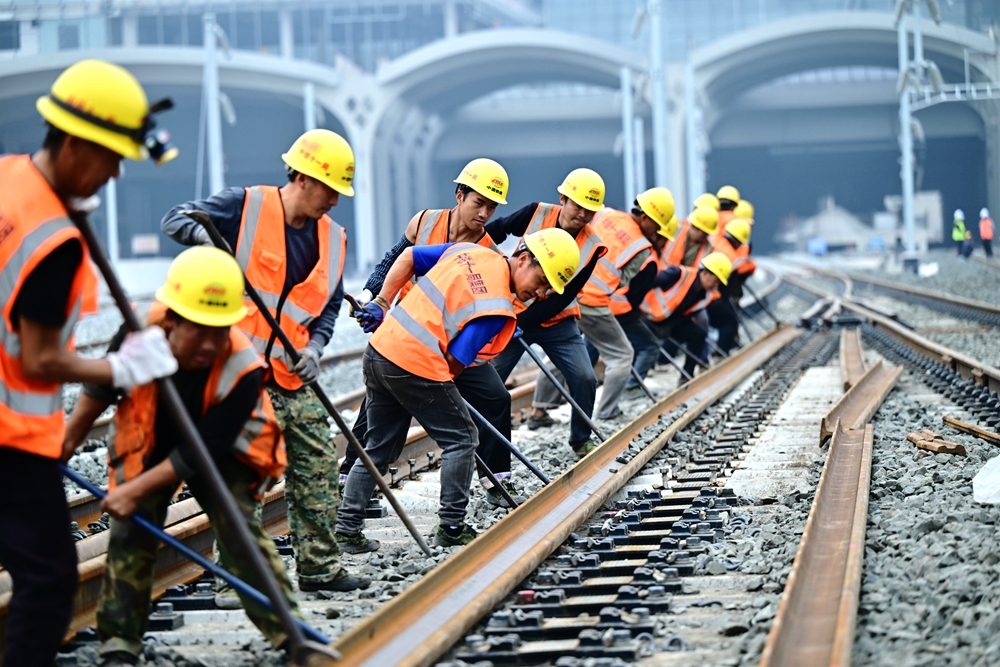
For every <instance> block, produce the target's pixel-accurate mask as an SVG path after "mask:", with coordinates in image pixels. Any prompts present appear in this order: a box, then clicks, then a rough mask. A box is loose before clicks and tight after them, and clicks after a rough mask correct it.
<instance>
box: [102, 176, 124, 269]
mask: <svg viewBox="0 0 1000 667" xmlns="http://www.w3.org/2000/svg"><path fill="white" fill-rule="evenodd" d="M104 219H105V221H106V222H107V224H108V239H107V243H108V259H110V260H111V265H112V266H116V265H117V264H118V260H119V259H121V251H120V249H119V245H118V180H117V179H114V178H112V179H111V180H109V181H108V184H107V185H106V186H105V188H104Z"/></svg>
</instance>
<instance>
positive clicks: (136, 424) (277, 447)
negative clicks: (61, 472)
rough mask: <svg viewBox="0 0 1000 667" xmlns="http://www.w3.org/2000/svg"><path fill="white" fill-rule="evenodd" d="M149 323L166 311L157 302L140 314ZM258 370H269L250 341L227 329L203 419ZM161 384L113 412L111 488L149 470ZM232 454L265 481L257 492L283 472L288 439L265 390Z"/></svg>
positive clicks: (134, 392) (128, 398)
mask: <svg viewBox="0 0 1000 667" xmlns="http://www.w3.org/2000/svg"><path fill="white" fill-rule="evenodd" d="M138 315H139V318H140V320H146V322H144V324H146V325H157V326H159V325H162V324H163V321H164V320H165V319H166V315H167V307H166V306H165V305H164V304H162V303H160V302H159V301H154V302H153V303H152V304H151V305H150V306H149V307H148V310H146V312H140V313H138ZM258 368H266V366H265V364H264V360H263V359H261V358H260V355H259V354H258V353H257V350H255V349H254V346H253V344H252V343H251V342H250V340H249V339H248V338H247V337H246V335H244V334H243V333H242V332H241V331H239V330H238V329H237V328H236V327H230V329H229V349H228V350H226V351H225V352H224V353H222V354H220V355H219V357H218V358H217V359H216V360H215V362H214V363H213V364H212V369H211V370H210V371H209V374H208V382H206V383H205V394H204V397H203V398H202V408H201V414H200V415H196V416H195V415H192V416H194V417H196V418H201V417H203V416H204V415H205V414H206V413H207V412H208V411H209V410H211V409H212V408H213V407H215V406H217V405H218V404H220V403H222V401H224V400H226V397H227V396H229V394H230V392H232V390H233V389H234V388H235V387H236V385H238V384H239V382H240V380H241V379H243V377H244V376H245V375H246V374H247V373H250V372H252V371H255V370H257V369H258ZM159 395H160V389H159V385H157V383H156V382H150V383H149V384H144V385H142V386H140V387H136V388H135V389H133V390H132V391H131V393H130V394H129V395H128V396H126V397H125V398H124V399H122V400H121V402H119V404H118V410H117V412H116V413H115V423H114V432H113V437H112V438H111V444H110V445H109V446H108V467H109V468H110V469H111V470H110V474H109V475H108V485H109V487H110V488H112V489H113V488H115V486H117V485H118V484H124V483H125V482H127V481H128V480H130V479H133V478H135V477H138V476H139V475H140V474H141V473H142V472H143V471H144V470H145V469H146V461H147V459H148V457H149V455H150V454H152V453H153V449H154V448H155V446H156V404H157V399H158V398H159ZM232 452H233V455H234V456H235V457H236V458H237V459H239V460H240V461H242V462H243V463H245V464H247V465H248V466H250V467H251V468H253V469H254V470H256V471H257V474H258V475H259V476H260V478H261V483H260V484H258V486H257V489H258V490H259V491H260V492H263V491H265V490H267V488H268V487H269V486H270V485H271V483H272V482H274V481H275V480H277V479H278V478H279V477H281V474H282V473H283V472H284V471H285V461H286V458H285V441H284V439H283V438H282V436H281V428H280V427H279V426H278V421H277V419H275V416H274V408H273V407H272V406H271V398H270V397H269V396H268V394H267V392H266V391H264V387H263V385H262V386H261V391H260V397H259V399H258V400H257V406H256V407H255V408H254V410H253V413H251V415H250V419H248V420H247V423H246V424H245V425H244V426H243V431H242V432H241V433H240V435H239V437H237V438H236V442H235V443H233V447H232Z"/></svg>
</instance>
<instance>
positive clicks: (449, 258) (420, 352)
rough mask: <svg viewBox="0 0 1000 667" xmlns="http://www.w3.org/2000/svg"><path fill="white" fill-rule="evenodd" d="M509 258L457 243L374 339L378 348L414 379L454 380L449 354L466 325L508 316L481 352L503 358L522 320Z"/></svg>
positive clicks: (381, 327) (391, 313) (422, 279)
mask: <svg viewBox="0 0 1000 667" xmlns="http://www.w3.org/2000/svg"><path fill="white" fill-rule="evenodd" d="M515 298H516V297H515V296H514V295H513V294H511V291H510V266H509V265H508V264H507V258H506V257H504V256H503V255H501V254H499V253H497V252H494V251H493V250H490V249H488V248H484V247H482V246H481V245H478V244H475V243H456V244H455V245H453V246H451V247H450V248H448V249H447V250H446V251H445V252H444V253H443V254H442V255H441V258H440V259H439V260H438V262H437V264H435V265H434V267H433V268H431V270H430V271H428V272H427V274H426V275H424V276H423V277H421V278H420V280H419V281H418V282H417V284H416V285H415V286H414V287H413V289H412V290H410V293H409V294H407V295H406V298H405V299H403V300H402V301H401V302H399V303H398V304H397V305H396V307H395V308H394V309H393V310H392V311H391V312H390V313H389V314H388V315H387V316H386V318H385V322H383V324H382V326H380V327H379V328H378V330H377V331H376V332H375V334H374V335H373V336H372V337H371V339H370V341H369V342H370V343H371V346H372V347H373V348H375V349H376V350H378V352H379V353H380V354H381V355H382V356H383V357H385V358H386V359H388V360H389V361H391V362H392V363H394V364H396V365H397V366H399V367H400V368H403V369H404V370H406V371H409V372H410V373H413V374H414V375H417V376H419V377H422V378H426V379H428V380H434V381H437V382H448V381H450V380H453V379H454V377H453V376H452V374H451V370H450V369H449V368H448V362H447V360H446V359H445V353H446V352H447V351H448V346H449V345H450V344H451V342H452V341H453V340H455V339H456V338H457V337H458V334H459V333H460V332H461V331H462V329H463V328H464V327H465V325H466V324H468V323H469V322H470V321H472V320H473V319H475V318H477V317H485V316H487V315H502V316H504V317H507V318H509V319H508V320H507V322H506V324H505V325H504V328H503V329H502V330H501V331H500V333H498V334H497V335H496V336H494V338H493V340H491V341H490V342H489V344H488V345H487V346H486V347H484V348H483V349H482V350H480V352H479V356H478V358H479V359H484V360H487V361H488V360H490V359H492V358H493V357H495V356H496V355H498V354H500V353H501V352H502V351H503V349H504V348H505V347H507V343H509V342H510V339H511V338H512V337H513V335H514V330H515V329H516V328H517V316H516V315H515V314H514V306H513V304H512V302H513V301H514V300H515Z"/></svg>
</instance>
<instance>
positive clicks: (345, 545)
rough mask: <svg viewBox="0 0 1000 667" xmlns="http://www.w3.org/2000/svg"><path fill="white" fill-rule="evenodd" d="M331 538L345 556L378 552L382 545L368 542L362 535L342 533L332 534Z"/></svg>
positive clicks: (372, 541) (377, 542)
mask: <svg viewBox="0 0 1000 667" xmlns="http://www.w3.org/2000/svg"><path fill="white" fill-rule="evenodd" d="M333 538H334V539H335V540H337V546H338V547H340V550H341V551H343V552H344V553H347V554H363V553H367V552H369V551H378V548H379V547H380V546H382V543H381V542H379V541H378V540H369V539H368V538H367V537H365V534H364V533H358V534H357V535H345V534H344V533H334V534H333Z"/></svg>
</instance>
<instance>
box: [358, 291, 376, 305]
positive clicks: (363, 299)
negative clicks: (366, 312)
mask: <svg viewBox="0 0 1000 667" xmlns="http://www.w3.org/2000/svg"><path fill="white" fill-rule="evenodd" d="M373 298H375V297H374V296H373V295H372V293H371V290H366V289H364V290H361V294H359V295H358V296H357V299H356V301H357V302H358V303H359V304H361V305H362V306H363V305H365V304H366V303H368V302H369V301H371V300H372V299H373Z"/></svg>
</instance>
